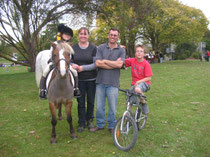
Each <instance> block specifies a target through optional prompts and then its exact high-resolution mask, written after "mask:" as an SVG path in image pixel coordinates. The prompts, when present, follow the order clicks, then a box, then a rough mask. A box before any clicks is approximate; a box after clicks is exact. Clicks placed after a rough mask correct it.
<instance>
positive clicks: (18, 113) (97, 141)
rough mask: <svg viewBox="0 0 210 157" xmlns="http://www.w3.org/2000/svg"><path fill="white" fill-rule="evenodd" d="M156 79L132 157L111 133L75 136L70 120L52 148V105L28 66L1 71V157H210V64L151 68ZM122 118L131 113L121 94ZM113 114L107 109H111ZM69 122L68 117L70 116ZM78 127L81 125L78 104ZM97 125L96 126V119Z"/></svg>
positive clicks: (125, 79)
mask: <svg viewBox="0 0 210 157" xmlns="http://www.w3.org/2000/svg"><path fill="white" fill-rule="evenodd" d="M151 67H152V70H153V74H154V76H153V78H152V84H151V89H150V91H149V92H148V93H147V94H146V95H147V103H148V106H149V109H150V113H149V115H148V121H147V124H146V127H145V128H144V129H143V130H142V131H140V132H139V134H138V140H137V143H136V144H135V146H134V147H133V148H132V149H131V150H130V151H129V152H123V151H120V150H118V149H117V148H116V147H115V146H114V144H113V141H112V137H111V134H110V133H109V132H108V130H107V129H105V130H103V131H99V132H96V133H90V132H89V131H88V130H87V129H85V131H84V132H82V133H77V135H78V139H76V140H72V139H71V137H70V136H69V126H68V123H67V121H66V120H63V121H58V123H57V126H56V131H57V139H58V143H57V144H55V145H52V144H50V133H51V123H50V120H51V118H50V112H49V106H48V101H47V100H39V99H38V88H37V87H36V84H35V76H34V73H31V72H28V69H27V68H26V67H23V66H19V67H8V70H7V69H5V68H1V67H0V89H1V90H0V108H1V110H0V156H1V157H16V156H17V157H48V156H49V157H51V156H55V157H89V156H91V157H127V156H130V157H160V156H161V157H163V156H164V157H207V156H210V140H209V139H210V63H207V62H200V61H198V60H187V61H170V62H165V63H162V64H151ZM130 82H131V75H130V69H127V70H121V88H124V89H125V88H129V87H130ZM118 102H119V104H118V107H117V118H119V117H120V116H121V115H122V113H123V111H124V110H125V96H124V95H123V93H119V100H118ZM106 111H107V109H106ZM64 113H65V111H64V110H63V115H64V119H66V115H65V114H64ZM72 114H73V122H74V127H75V130H76V128H77V127H78V124H77V120H78V118H77V103H76V100H75V99H74V105H73V110H72ZM94 123H96V121H95V119H94Z"/></svg>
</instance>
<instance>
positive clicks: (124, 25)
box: [94, 0, 152, 56]
mask: <svg viewBox="0 0 210 157" xmlns="http://www.w3.org/2000/svg"><path fill="white" fill-rule="evenodd" d="M151 2H152V1H151V0H120V1H115V0H108V1H107V2H106V3H105V4H104V6H103V8H102V10H101V11H100V12H98V13H97V29H96V30H94V34H95V36H96V38H95V42H96V43H97V44H99V43H103V42H106V41H107V35H108V30H109V29H110V28H111V27H117V28H118V29H119V30H120V43H121V44H123V45H125V46H126V50H127V53H128V55H129V56H134V46H135V42H136V41H137V40H138V38H139V37H138V29H139V27H140V25H141V23H142V22H143V21H144V18H145V17H146V16H148V15H149V13H150V11H151V10H152V9H151V8H152V3H151Z"/></svg>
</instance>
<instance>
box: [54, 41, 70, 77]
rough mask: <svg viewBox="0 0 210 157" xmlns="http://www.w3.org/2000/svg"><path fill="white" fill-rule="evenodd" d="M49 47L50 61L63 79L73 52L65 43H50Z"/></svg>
mask: <svg viewBox="0 0 210 157" xmlns="http://www.w3.org/2000/svg"><path fill="white" fill-rule="evenodd" d="M51 46H52V47H53V50H52V61H53V64H54V66H55V69H56V71H57V72H58V73H59V74H60V75H61V77H65V76H66V72H67V71H68V68H69V64H70V59H71V54H74V50H73V49H72V47H71V46H70V45H69V44H68V43H65V42H58V44H56V43H51Z"/></svg>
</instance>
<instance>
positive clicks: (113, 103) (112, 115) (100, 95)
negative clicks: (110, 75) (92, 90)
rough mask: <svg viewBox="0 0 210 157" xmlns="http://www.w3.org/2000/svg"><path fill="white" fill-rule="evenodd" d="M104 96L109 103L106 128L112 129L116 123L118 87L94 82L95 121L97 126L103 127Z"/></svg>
mask: <svg viewBox="0 0 210 157" xmlns="http://www.w3.org/2000/svg"><path fill="white" fill-rule="evenodd" d="M106 98H107V100H108V104H109V110H108V115H107V122H108V128H111V129H112V128H114V125H115V123H116V107H117V98H118V88H116V87H113V86H110V85H105V84H96V103H97V111H96V121H97V127H98V128H104V127H105V104H106Z"/></svg>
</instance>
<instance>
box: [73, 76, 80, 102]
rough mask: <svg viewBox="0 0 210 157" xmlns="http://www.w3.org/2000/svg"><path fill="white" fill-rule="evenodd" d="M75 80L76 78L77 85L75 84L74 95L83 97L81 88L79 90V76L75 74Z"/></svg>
mask: <svg viewBox="0 0 210 157" xmlns="http://www.w3.org/2000/svg"><path fill="white" fill-rule="evenodd" d="M74 80H75V86H74V97H75V98H79V97H81V92H80V90H79V88H78V84H79V83H78V82H79V80H78V76H77V77H76V76H74Z"/></svg>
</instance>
